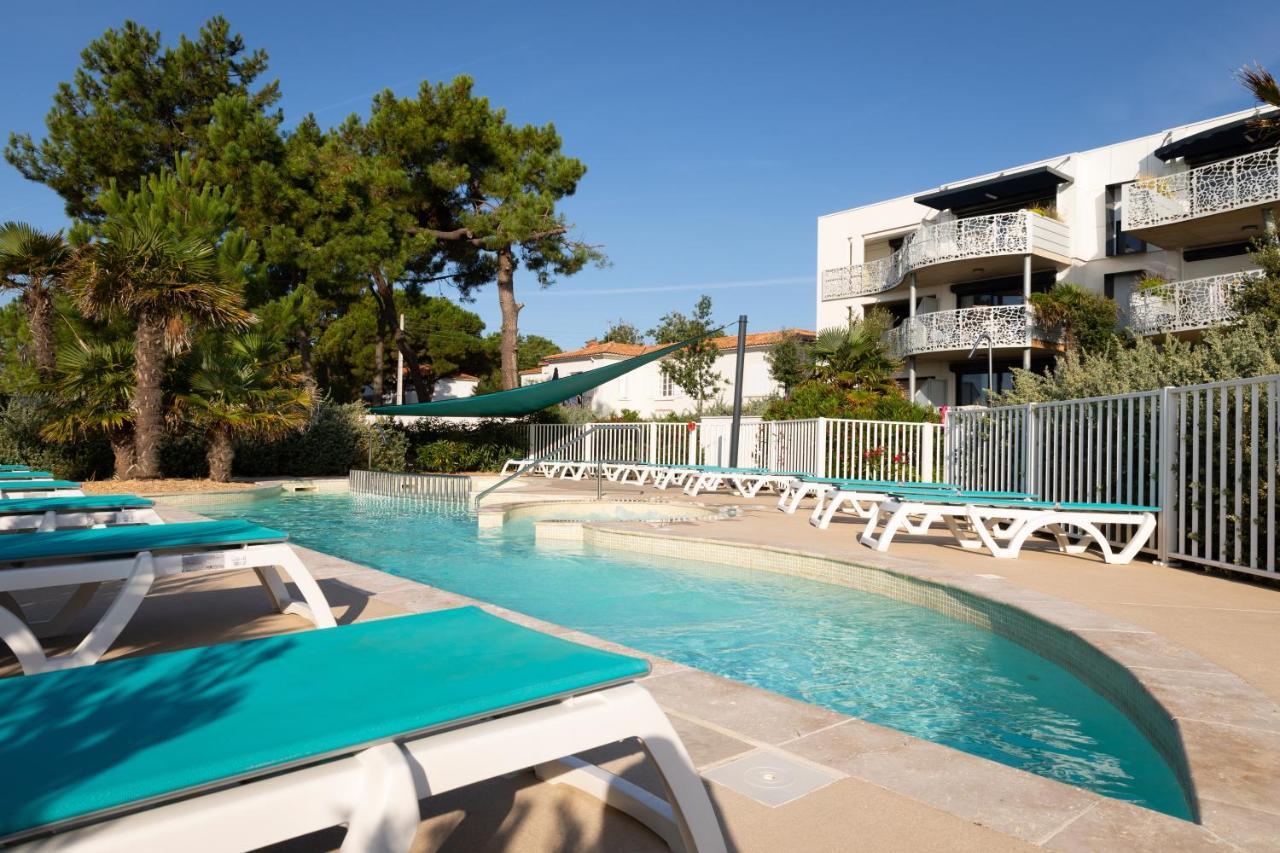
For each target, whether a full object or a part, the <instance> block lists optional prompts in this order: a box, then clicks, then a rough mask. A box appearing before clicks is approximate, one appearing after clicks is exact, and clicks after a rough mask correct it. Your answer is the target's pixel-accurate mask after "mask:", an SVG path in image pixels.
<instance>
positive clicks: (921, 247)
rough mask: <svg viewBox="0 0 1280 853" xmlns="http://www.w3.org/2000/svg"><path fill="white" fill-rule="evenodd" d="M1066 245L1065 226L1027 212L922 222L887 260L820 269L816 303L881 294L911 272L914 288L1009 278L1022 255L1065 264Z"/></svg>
mask: <svg viewBox="0 0 1280 853" xmlns="http://www.w3.org/2000/svg"><path fill="white" fill-rule="evenodd" d="M1070 245H1071V244H1070V239H1069V234H1068V231H1067V226H1066V225H1064V224H1063V223H1061V222H1059V221H1058V220H1056V219H1051V218H1050V217H1048V216H1042V215H1041V214H1038V213H1032V212H1031V211H1028V210H1019V211H1017V212H1014V213H996V214H992V215H990V216H974V217H971V218H968V219H948V220H944V221H941V222H928V223H925V224H924V225H922V226H921V227H920V228H919V230H917V231H915V232H914V233H912V234H909V235H907V238H906V240H905V241H904V242H903V244H902V247H901V248H900V249H898V250H897V251H896V252H894V253H893V254H892V255H889V256H888V257H887V258H880V259H878V260H874V261H868V262H867V263H864V264H854V265H853V266H846V267H836V268H834V269H828V270H823V272H822V299H823V301H830V300H833V299H848V298H850V297H854V296H869V295H871V294H874V293H883V292H885V291H886V290H892V289H893V288H895V287H897V286H898V285H900V284H902V282H903V281H904V280H905V279H906V277H907V276H908V275H910V274H911V273H913V272H914V273H915V274H916V280H917V283H918V284H920V285H927V284H939V283H954V282H957V281H964V280H966V279H975V278H994V277H996V276H1000V275H1014V274H1017V273H1020V272H1022V257H1023V256H1024V255H1028V254H1029V255H1032V256H1035V257H1039V258H1043V259H1047V260H1049V261H1051V262H1053V263H1054V264H1056V265H1066V264H1068V263H1070V251H1071V248H1070ZM975 260H981V261H983V263H982V265H981V266H978V267H975V266H974V263H973V262H974V261H975Z"/></svg>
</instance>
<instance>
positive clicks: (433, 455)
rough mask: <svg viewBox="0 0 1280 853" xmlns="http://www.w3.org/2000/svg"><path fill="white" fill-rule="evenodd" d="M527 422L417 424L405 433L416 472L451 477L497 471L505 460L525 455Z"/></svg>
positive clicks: (423, 422) (432, 422)
mask: <svg viewBox="0 0 1280 853" xmlns="http://www.w3.org/2000/svg"><path fill="white" fill-rule="evenodd" d="M528 429H529V425H528V423H526V422H524V421H515V422H503V421H481V422H479V423H476V424H455V423H450V422H448V421H435V420H431V421H421V422H419V423H418V424H415V425H414V426H413V427H412V428H410V429H408V430H407V435H408V437H409V439H410V443H411V444H412V446H413V447H414V451H413V459H414V465H415V468H416V469H417V470H418V471H424V472H434V473H442V474H454V473H458V472H460V471H498V470H501V469H502V466H503V464H504V463H505V462H506V461H507V460H508V459H515V458H519V457H522V456H524V455H525V451H526V448H527V446H528Z"/></svg>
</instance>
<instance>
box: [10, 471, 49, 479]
mask: <svg viewBox="0 0 1280 853" xmlns="http://www.w3.org/2000/svg"><path fill="white" fill-rule="evenodd" d="M52 479H53V475H52V474H50V473H49V472H48V471H0V480H52Z"/></svg>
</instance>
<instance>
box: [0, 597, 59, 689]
mask: <svg viewBox="0 0 1280 853" xmlns="http://www.w3.org/2000/svg"><path fill="white" fill-rule="evenodd" d="M6 595H7V593H6ZM0 640H3V641H4V644H5V645H6V646H8V647H9V651H11V652H12V653H13V656H14V657H15V658H17V659H18V665H19V666H21V667H22V672H23V674H24V675H34V674H35V673H37V672H44V671H45V669H46V668H47V667H48V665H49V659H48V658H47V657H46V656H45V653H44V647H43V646H41V645H40V640H38V639H37V638H36V635H35V634H34V633H33V632H32V631H31V629H30V628H28V627H27V624H26V622H24V621H23V620H22V619H21V618H20V617H19V616H18V615H17V614H16V613H14V612H13V611H11V610H10V609H9V608H8V607H0Z"/></svg>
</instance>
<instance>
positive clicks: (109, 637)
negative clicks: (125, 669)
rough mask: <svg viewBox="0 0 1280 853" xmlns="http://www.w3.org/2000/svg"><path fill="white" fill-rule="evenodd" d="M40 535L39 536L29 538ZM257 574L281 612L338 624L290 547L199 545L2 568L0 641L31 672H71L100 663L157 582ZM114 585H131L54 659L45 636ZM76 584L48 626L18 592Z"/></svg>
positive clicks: (281, 544) (316, 622)
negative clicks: (35, 618)
mask: <svg viewBox="0 0 1280 853" xmlns="http://www.w3.org/2000/svg"><path fill="white" fill-rule="evenodd" d="M24 535H37V534H24ZM248 569H251V570H253V572H254V573H255V574H257V576H258V580H259V581H260V582H261V583H262V587H263V589H264V590H265V591H266V593H267V597H268V598H269V599H270V600H271V603H272V605H273V606H274V607H275V608H276V609H277V610H279V611H280V612H281V613H291V614H295V615H298V616H302V617H304V618H306V619H308V620H310V621H311V623H312V624H314V625H315V626H316V627H317V628H332V627H333V626H334V625H335V624H337V623H336V622H335V621H334V619H333V612H332V611H331V610H330V608H329V602H328V601H326V600H325V597H324V593H323V592H321V591H320V587H319V585H317V584H316V581H315V578H313V577H312V576H311V572H309V571H307V567H306V566H305V565H303V563H302V560H301V559H299V558H298V555H297V554H296V553H294V551H293V549H292V548H290V547H289V545H288V544H287V543H284V542H278V543H269V544H260V545H227V546H219V547H210V548H200V547H198V546H193V548H192V549H191V550H190V551H187V552H185V553H184V552H164V553H159V554H153V553H152V552H151V551H142V552H140V553H138V554H136V555H133V556H128V557H116V558H110V559H92V558H87V559H80V560H78V561H67V562H52V561H40V562H35V561H32V562H29V563H26V564H23V565H20V566H16V567H4V568H0V641H3V642H4V643H5V644H6V645H7V646H8V647H9V649H10V650H11V651H12V652H13V654H14V656H15V657H17V659H18V663H20V664H21V665H22V671H23V672H24V673H26V674H27V675H30V674H32V673H36V672H49V671H51V670H59V669H71V668H72V667H77V666H88V665H89V664H93V663H96V662H97V661H98V659H99V658H101V657H102V655H103V654H105V653H106V651H107V650H108V649H109V648H111V644H112V643H114V642H115V641H116V639H117V638H118V637H119V636H120V632H121V631H123V630H124V628H125V626H126V625H128V624H129V620H130V619H132V618H133V614H134V613H136V612H137V610H138V607H139V606H140V605H141V604H142V600H143V599H144V598H145V597H146V595H147V593H148V592H149V591H150V590H151V587H152V586H153V585H154V584H155V582H156V580H158V579H159V578H162V577H168V576H170V575H180V574H187V573H190V572H225V571H243V570H248ZM278 569H284V571H285V573H286V574H288V576H289V579H290V580H292V581H293V582H294V584H295V585H296V586H297V587H298V591H299V592H301V593H302V599H303V600H302V601H298V600H297V599H295V598H293V596H292V595H291V594H290V593H289V589H288V587H287V586H285V583H284V580H283V579H282V578H281V577H280V573H279V571H278ZM111 581H124V584H123V585H122V586H121V588H120V590H119V591H118V592H117V593H116V597H115V599H114V600H113V601H112V602H111V605H110V606H109V607H108V608H107V611H106V612H105V613H104V614H103V615H102V618H101V619H99V620H98V623H97V624H96V625H94V626H93V628H91V629H90V630H89V633H88V634H86V635H85V637H84V639H83V640H81V641H80V643H79V644H78V645H77V646H76V647H75V649H73V650H72V651H70V652H67V653H65V654H61V655H55V656H48V655H46V654H45V652H44V648H43V647H42V646H41V644H40V639H39V638H40V637H52V636H58V635H60V634H62V633H64V632H65V631H66V630H67V628H68V626H69V625H70V623H71V621H72V620H73V619H74V618H75V617H76V615H77V614H79V613H80V611H82V610H83V609H84V608H85V606H86V605H88V604H89V602H90V601H91V600H92V599H93V596H94V594H95V593H96V592H97V590H98V587H99V586H101V585H102V584H104V583H109V582H111ZM60 586H73V587H76V589H75V591H74V592H73V593H72V595H71V598H70V599H68V601H67V602H66V603H65V604H64V605H63V606H62V608H61V609H60V610H59V611H58V613H57V614H56V615H54V616H53V617H52V618H51V619H49V620H46V621H44V622H36V623H33V622H31V621H30V620H28V619H27V618H25V615H24V614H23V611H22V608H21V606H20V605H19V604H18V602H17V601H16V600H15V599H14V598H13V595H12V594H13V593H14V592H18V591H21V590H34V589H50V588H52V587H60Z"/></svg>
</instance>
